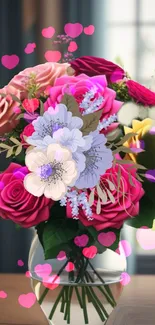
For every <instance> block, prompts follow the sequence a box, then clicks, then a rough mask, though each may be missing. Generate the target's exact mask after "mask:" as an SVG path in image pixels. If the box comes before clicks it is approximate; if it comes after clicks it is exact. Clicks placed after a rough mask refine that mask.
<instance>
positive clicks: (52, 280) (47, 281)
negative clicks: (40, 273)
mask: <svg viewBox="0 0 155 325" xmlns="http://www.w3.org/2000/svg"><path fill="white" fill-rule="evenodd" d="M59 284H60V277H59V276H58V275H57V274H53V275H52V276H48V277H45V278H44V279H43V285H44V287H45V288H48V289H50V290H54V289H56V288H57V287H58V286H59Z"/></svg>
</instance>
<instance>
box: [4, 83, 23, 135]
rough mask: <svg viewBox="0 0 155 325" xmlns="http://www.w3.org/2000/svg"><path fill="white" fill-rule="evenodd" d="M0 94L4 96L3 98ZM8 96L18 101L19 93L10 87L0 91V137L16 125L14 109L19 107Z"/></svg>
mask: <svg viewBox="0 0 155 325" xmlns="http://www.w3.org/2000/svg"><path fill="white" fill-rule="evenodd" d="M1 94H4V95H6V96H5V97H3V96H1ZM10 94H12V95H15V96H16V97H17V98H18V99H20V91H19V90H18V89H15V88H14V87H11V86H6V87H4V88H3V89H0V135H3V134H5V133H8V132H10V131H12V129H14V128H15V127H16V125H17V124H18V122H19V121H18V120H16V117H17V114H16V108H17V107H18V106H19V105H20V104H19V103H18V102H16V101H14V100H13V99H12V97H11V96H10Z"/></svg>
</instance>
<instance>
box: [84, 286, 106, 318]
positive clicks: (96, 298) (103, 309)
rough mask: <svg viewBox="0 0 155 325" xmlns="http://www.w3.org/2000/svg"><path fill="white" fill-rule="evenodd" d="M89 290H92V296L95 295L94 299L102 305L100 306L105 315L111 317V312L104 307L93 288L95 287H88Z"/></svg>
mask: <svg viewBox="0 0 155 325" xmlns="http://www.w3.org/2000/svg"><path fill="white" fill-rule="evenodd" d="M88 290H89V291H90V292H91V294H92V296H93V297H94V299H95V300H96V302H97V304H98V305H99V306H100V308H101V309H102V311H103V313H104V316H105V317H106V318H109V314H108V313H107V311H106V309H105V308H104V306H103V305H102V303H101V301H100V300H99V298H98V297H97V295H96V293H95V291H94V290H93V288H91V287H88Z"/></svg>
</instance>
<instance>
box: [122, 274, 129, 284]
mask: <svg viewBox="0 0 155 325" xmlns="http://www.w3.org/2000/svg"><path fill="white" fill-rule="evenodd" d="M130 281H131V278H130V275H129V274H128V273H126V272H123V273H122V274H121V284H122V285H123V286H126V285H128V284H129V282H130Z"/></svg>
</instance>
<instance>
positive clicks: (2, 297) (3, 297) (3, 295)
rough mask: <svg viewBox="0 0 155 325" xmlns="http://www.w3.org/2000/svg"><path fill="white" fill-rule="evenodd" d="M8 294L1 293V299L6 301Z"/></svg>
mask: <svg viewBox="0 0 155 325" xmlns="http://www.w3.org/2000/svg"><path fill="white" fill-rule="evenodd" d="M7 296H8V295H7V293H6V292H5V291H0V298H1V299H5V298H7Z"/></svg>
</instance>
